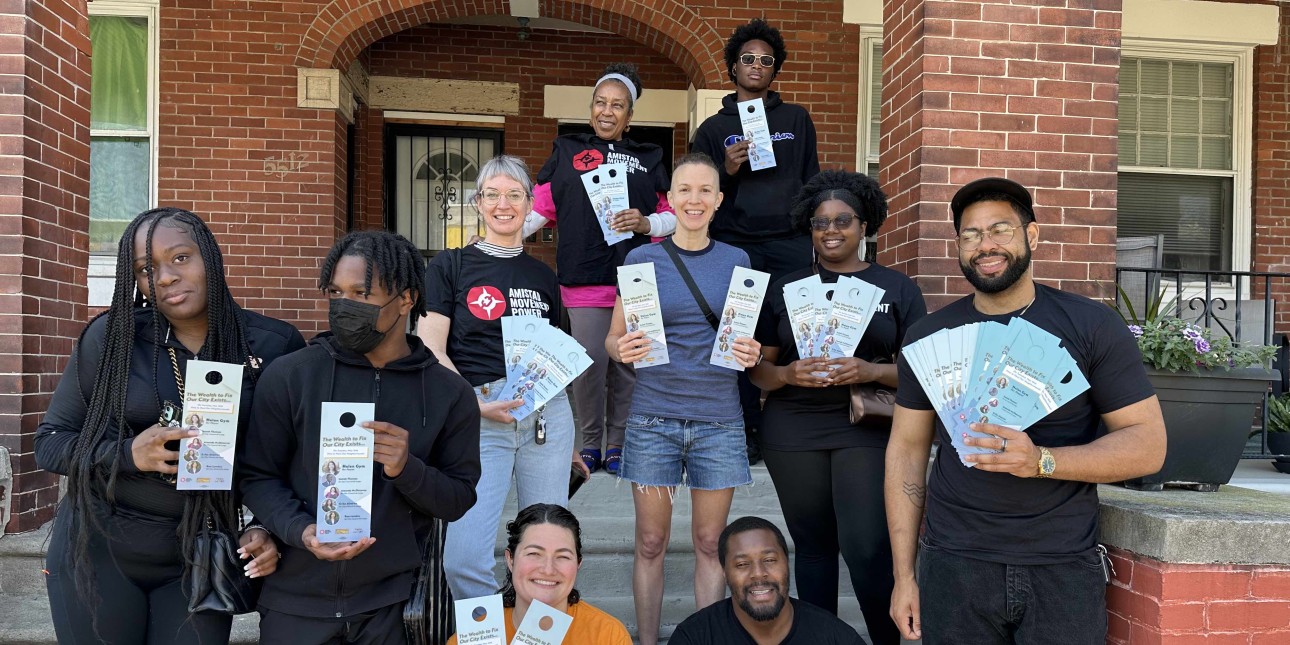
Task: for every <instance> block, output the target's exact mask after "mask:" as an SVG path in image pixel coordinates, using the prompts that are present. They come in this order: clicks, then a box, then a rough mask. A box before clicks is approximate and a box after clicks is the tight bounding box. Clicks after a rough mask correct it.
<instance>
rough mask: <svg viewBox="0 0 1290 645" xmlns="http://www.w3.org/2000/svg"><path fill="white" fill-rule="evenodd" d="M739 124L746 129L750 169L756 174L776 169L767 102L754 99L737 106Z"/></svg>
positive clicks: (745, 137)
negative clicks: (767, 114)
mask: <svg viewBox="0 0 1290 645" xmlns="http://www.w3.org/2000/svg"><path fill="white" fill-rule="evenodd" d="M736 107H737V108H738V110H739V124H740V125H742V126H743V128H744V139H746V140H747V141H748V142H749V143H750V144H751V145H749V146H748V167H749V168H751V169H752V170H753V171H754V172H756V171H758V170H765V169H766V168H774V167H775V148H774V146H773V144H772V142H771V138H770V122H769V121H767V120H766V102H765V101H763V100H761V99H752V100H748V101H743V102H741V103H738V104H736Z"/></svg>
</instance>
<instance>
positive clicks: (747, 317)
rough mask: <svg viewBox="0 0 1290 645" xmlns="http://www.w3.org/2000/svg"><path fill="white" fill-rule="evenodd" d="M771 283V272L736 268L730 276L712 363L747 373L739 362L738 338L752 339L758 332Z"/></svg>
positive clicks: (713, 346) (710, 359)
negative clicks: (763, 301)
mask: <svg viewBox="0 0 1290 645" xmlns="http://www.w3.org/2000/svg"><path fill="white" fill-rule="evenodd" d="M769 283H770V274H769V273H762V272H761V271H753V270H752V269H745V268H743V267H735V270H734V273H732V274H731V276H730V288H729V289H727V290H726V304H725V306H723V307H722V308H721V317H720V319H719V320H718V322H719V323H720V324H719V325H718V326H717V339H716V340H715V341H713V342H712V356H711V357H710V358H709V359H708V362H709V363H712V364H713V365H716V366H718V367H725V368H728V369H732V370H737V371H740V372H742V371H744V366H743V365H740V364H739V361H736V360H735V354H734V351H733V347H734V344H735V339H736V338H752V335H753V332H754V331H755V330H756V329H757V315H758V314H759V313H761V301H762V298H764V297H766V286H767V285H768V284H769Z"/></svg>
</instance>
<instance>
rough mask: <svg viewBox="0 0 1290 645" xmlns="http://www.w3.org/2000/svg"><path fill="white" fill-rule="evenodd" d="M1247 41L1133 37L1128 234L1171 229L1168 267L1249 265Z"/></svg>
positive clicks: (1123, 84) (1124, 162)
mask: <svg viewBox="0 0 1290 645" xmlns="http://www.w3.org/2000/svg"><path fill="white" fill-rule="evenodd" d="M1249 79H1250V60H1249V50H1248V49H1243V50H1242V49H1220V48H1211V49H1206V48H1201V47H1189V48H1186V49H1182V48H1180V49H1179V50H1176V51H1169V50H1164V49H1161V48H1159V47H1154V48H1151V49H1143V48H1134V47H1131V46H1128V45H1126V47H1125V52H1124V55H1123V57H1122V59H1121V62H1120V96H1119V173H1118V179H1119V182H1118V183H1119V209H1118V210H1119V223H1118V228H1117V235H1118V236H1120V237H1135V236H1154V235H1163V236H1164V259H1163V265H1164V268H1168V269H1182V270H1192V271H1233V270H1236V271H1241V270H1246V269H1248V267H1249V261H1250V259H1249V246H1250V224H1251V222H1250V206H1249V190H1248V183H1249V180H1250V168H1249V161H1248V150H1249V146H1250V120H1249V114H1248V112H1249V109H1250V108H1249V106H1250V105H1251V103H1250V92H1251V90H1252V87H1251V85H1250V80H1249Z"/></svg>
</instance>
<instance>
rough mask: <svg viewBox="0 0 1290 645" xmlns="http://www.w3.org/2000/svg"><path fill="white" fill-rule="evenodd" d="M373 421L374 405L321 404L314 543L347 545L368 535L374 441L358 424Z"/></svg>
mask: <svg viewBox="0 0 1290 645" xmlns="http://www.w3.org/2000/svg"><path fill="white" fill-rule="evenodd" d="M375 416H376V404H375V403H332V402H323V404H322V427H321V428H320V429H319V433H318V442H319V445H318V497H317V498H316V499H317V504H318V508H317V524H318V527H317V536H318V541H319V542H353V541H356V540H360V539H362V538H366V537H371V536H372V463H373V462H372V454H373V449H374V445H375V437H374V435H373V434H372V431H371V430H368V429H366V428H364V427H363V426H362V425H361V424H362V423H363V422H364V421H372V420H373V417H375Z"/></svg>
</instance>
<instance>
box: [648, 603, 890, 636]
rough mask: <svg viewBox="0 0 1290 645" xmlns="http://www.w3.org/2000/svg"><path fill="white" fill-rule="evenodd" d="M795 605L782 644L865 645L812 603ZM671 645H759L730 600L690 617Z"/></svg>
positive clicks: (838, 621) (848, 629)
mask: <svg viewBox="0 0 1290 645" xmlns="http://www.w3.org/2000/svg"><path fill="white" fill-rule="evenodd" d="M789 602H791V603H793V628H792V629H790V630H789V632H788V636H787V637H785V638H784V640H782V641H780V645H865V640H864V639H863V638H861V637H860V635H859V634H857V633H856V630H854V629H852V628H851V626H850V625H848V624H846V623H844V622H842V620H840V619H839V618H838V617H837V616H834V615H833V614H830V613H829V612H827V611H824V610H823V609H820V608H819V607H816V606H815V605H812V604H811V603H809V602H802V601H800V600H798V599H796V598H790V599H789ZM667 642H668V643H670V645H756V641H754V640H753V639H752V637H751V636H749V635H748V632H746V631H744V627H743V625H741V624H739V619H738V618H735V606H734V601H732V600H731V599H729V598H726V599H725V600H722V601H721V602H718V603H715V604H712V605H708V606H707V607H705V608H703V609H700V610H699V611H697V612H695V613H694V614H692V615H691V616H690V617H689V618H686V619H685V620H684V621H682V622H681V624H680V625H677V626H676V631H675V632H672V637H671V638H669V639H668V641H667Z"/></svg>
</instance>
